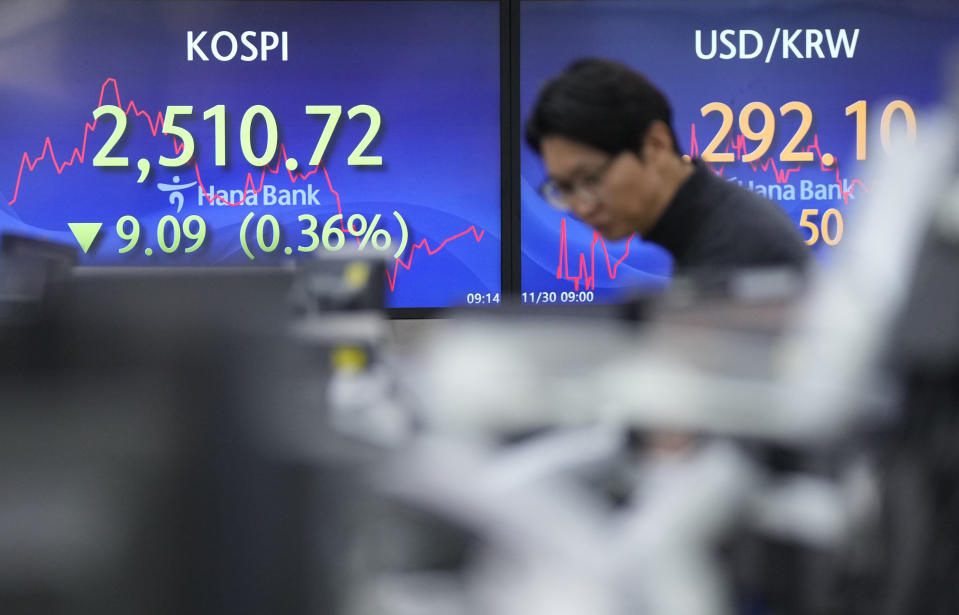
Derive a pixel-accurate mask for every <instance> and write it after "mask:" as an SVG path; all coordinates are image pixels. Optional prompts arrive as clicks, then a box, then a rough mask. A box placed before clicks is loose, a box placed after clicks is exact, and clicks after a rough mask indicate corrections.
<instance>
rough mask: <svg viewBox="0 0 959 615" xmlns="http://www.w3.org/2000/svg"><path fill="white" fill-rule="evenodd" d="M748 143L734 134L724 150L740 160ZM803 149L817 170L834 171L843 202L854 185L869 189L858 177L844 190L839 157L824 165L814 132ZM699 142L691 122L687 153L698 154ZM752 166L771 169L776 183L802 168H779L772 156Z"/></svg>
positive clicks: (758, 169) (722, 168) (694, 125)
mask: <svg viewBox="0 0 959 615" xmlns="http://www.w3.org/2000/svg"><path fill="white" fill-rule="evenodd" d="M747 148H748V144H747V142H746V137H745V136H744V135H741V134H740V135H736V136H735V137H734V138H733V139H732V140H730V141H729V142H727V143H726V148H725V150H724V152H726V153H728V152H733V153H735V154H736V155H737V158H738V159H739V160H742V157H743V154H744V153H746V151H747ZM803 151H805V152H815V154H816V157H815V160H816V161H818V163H819V170H820V171H823V172H825V173H828V172H830V171H833V172H834V173H835V180H836V183H837V184H838V185H839V192H840V194H842V202H843V204H849V196H850V195H851V194H852V192H853V190H854V189H855V187H856V186H860V187H861V188H862V189H863V190H865V191H866V192H867V193H868V192H869V189H868V188H866V185H865V184H864V183H863V182H862V181H861V180H859V179H854V180H852V181H851V182H849V189H848V190H846V188H845V186H844V185H843V182H842V178H841V177H840V176H839V159H838V158H837V157H834V158H835V162H834V163H833V165H832V167H829V166H826V165H825V164H823V161H822V158H823V153H822V149H821V148H820V147H819V135H817V134H814V135H813V140H812V143H811V144H810V145H809V146H808V147H806V148H805V149H804V150H803ZM699 153H700V152H699V142H698V141H697V140H696V124H691V125H690V127H689V155H690V156H692V157H693V158H696V157H697V156H699ZM748 164H749V166H750V167H752V170H753V171H764V172H767V171H770V170H771V171H772V175H773V177H774V178H775V179H776V183H777V184H785V183H786V182H788V181H789V176H790V175H792V174H793V173H795V172H797V171H800V170H802V166H801V165H799V164H797V165H796V166H794V167H792V168H788V169H780V168H779V167H777V166H776V160H775V159H774V158H767V159H765V160H759V161H757V162H750V163H748ZM718 166H719V169H718V170H715V172H716V174H717V175H719V176H722V175H723V173H724V171H725V170H726V167H725V165H724V164H721V165H718Z"/></svg>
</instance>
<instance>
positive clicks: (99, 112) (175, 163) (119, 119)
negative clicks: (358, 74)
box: [93, 105, 383, 167]
mask: <svg viewBox="0 0 959 615" xmlns="http://www.w3.org/2000/svg"><path fill="white" fill-rule="evenodd" d="M342 113H343V108H342V107H341V106H340V105H306V114H307V115H325V116H327V120H326V124H325V125H324V126H323V132H321V133H320V138H319V140H318V141H317V143H316V147H315V148H314V150H313V155H312V156H311V157H310V162H309V165H310V166H317V165H319V164H320V163H321V162H322V161H323V155H324V154H325V153H326V148H327V146H328V145H329V143H330V139H331V138H332V137H333V131H334V130H335V128H336V125H337V122H339V119H340V116H341V115H342ZM192 114H193V106H192V105H170V106H168V107H167V108H166V112H165V113H163V114H162V116H163V134H165V135H171V136H173V137H175V138H176V139H178V140H179V143H177V142H174V150H175V153H176V154H177V155H176V156H174V157H172V158H171V157H168V156H160V158H159V160H158V162H159V163H160V165H161V166H165V167H181V166H183V165H185V164H188V163H189V162H191V161H192V160H193V157H194V154H195V153H196V141H195V140H194V138H193V134H192V133H191V132H190V131H189V130H187V129H186V128H183V127H182V126H178V125H177V124H176V121H177V118H178V117H179V118H183V117H188V116H190V115H192ZM104 115H109V116H111V117H113V119H114V120H115V121H116V125H115V126H114V127H113V132H112V133H111V135H110V137H109V138H108V139H107V140H106V142H105V143H104V144H103V147H101V148H100V151H98V152H97V154H96V156H94V157H93V166H95V167H127V166H129V165H130V159H129V158H127V157H126V156H114V155H112V151H113V149H114V148H115V147H116V146H117V144H118V143H119V142H120V140H121V139H122V138H123V135H124V133H125V132H126V129H127V114H126V112H125V111H124V110H123V109H121V108H120V107H118V106H116V105H101V106H99V107H97V108H96V109H94V110H93V119H94V121H99V119H100V118H101V117H102V116H104ZM346 115H347V117H348V118H349V119H353V118H354V117H355V116H357V115H365V116H367V117H368V118H369V119H370V127H369V128H368V129H367V131H366V134H365V135H364V136H363V138H362V139H361V140H360V142H359V144H357V146H356V148H355V149H354V150H353V152H352V153H351V154H350V155H349V158H348V159H347V164H349V165H350V166H380V165H382V164H383V158H382V157H381V156H370V155H367V154H365V153H364V152H365V151H366V148H367V147H369V145H370V143H371V142H372V141H373V139H374V138H376V135H377V133H378V132H379V130H380V125H381V123H382V121H381V119H380V112H379V111H377V109H376V108H375V107H373V106H370V105H355V106H354V107H351V108H350V109H349V110H348V111H347V112H346ZM257 118H259V119H260V120H261V121H262V122H263V124H264V126H265V128H266V135H267V138H266V145H265V147H264V148H263V152H262V153H261V154H259V155H257V154H256V153H255V152H254V151H253V132H254V126H253V123H254V121H256V120H257ZM203 119H204V120H210V119H212V120H213V137H214V139H213V145H214V164H215V165H216V166H218V167H223V166H226V163H227V162H226V105H215V106H213V107H210V108H209V109H207V110H206V111H204V112H203ZM278 147H279V128H278V127H277V123H276V117H275V116H274V115H273V112H272V111H270V110H269V108H267V107H265V106H263V105H253V106H252V107H250V108H249V109H247V110H246V112H245V113H244V114H243V119H242V120H241V121H240V149H241V150H242V152H243V157H244V158H246V161H247V162H248V163H250V164H251V165H252V166H254V167H263V166H266V165H268V164H270V163H271V162H273V160H274V159H275V158H276V154H277V149H278Z"/></svg>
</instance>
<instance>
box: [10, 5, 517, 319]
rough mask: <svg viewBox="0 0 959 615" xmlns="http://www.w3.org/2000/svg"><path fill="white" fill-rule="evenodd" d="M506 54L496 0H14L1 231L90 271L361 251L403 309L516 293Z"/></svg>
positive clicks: (267, 261) (269, 261) (252, 262)
mask: <svg viewBox="0 0 959 615" xmlns="http://www.w3.org/2000/svg"><path fill="white" fill-rule="evenodd" d="M499 49H500V46H499V6H498V3H496V2H402V1H400V2H56V3H53V2H50V3H48V2H32V1H26V0H25V1H21V2H4V3H3V4H2V5H0V231H6V232H15V233H21V234H27V235H31V236H35V237H41V238H47V239H59V240H61V241H64V242H72V243H75V244H76V245H78V246H79V247H80V248H81V249H82V251H83V253H82V255H81V263H82V264H84V265H136V266H193V265H203V266H210V265H232V266H236V265H246V266H256V265H277V264H280V263H284V262H288V261H290V260H292V259H297V258H299V259H303V258H313V257H316V256H317V255H318V253H323V252H334V251H342V250H349V249H362V250H366V251H376V252H379V253H381V254H382V255H383V256H384V257H386V258H387V259H388V266H387V272H386V273H387V280H388V288H387V291H388V293H387V296H388V298H389V299H388V302H389V305H390V306H391V307H442V306H449V305H457V304H465V303H468V302H470V303H476V302H492V301H494V300H498V299H499V293H500V292H501V290H502V289H501V280H500V275H501V263H500V253H501V246H500V237H499V235H500V224H501V223H500V219H501V218H500V201H501V193H500V190H501V189H500V179H499V178H500V172H501V171H500V164H501V163H500V159H501V137H500V120H499V114H500V58H499ZM477 298H479V299H478V300H477Z"/></svg>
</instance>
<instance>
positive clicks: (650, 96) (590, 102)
mask: <svg viewBox="0 0 959 615" xmlns="http://www.w3.org/2000/svg"><path fill="white" fill-rule="evenodd" d="M672 115H673V113H672V109H671V108H670V106H669V101H668V100H666V97H665V96H664V95H663V93H662V92H660V91H659V90H658V89H657V88H656V87H655V86H654V85H653V84H652V83H650V82H649V81H648V80H647V79H646V77H644V76H643V75H641V74H640V73H638V72H636V71H635V70H633V69H631V68H630V67H628V66H626V65H625V64H621V63H619V62H614V61H612V60H600V59H594V58H586V59H581V60H577V61H575V62H573V63H572V64H570V65H569V66H568V67H567V68H566V70H564V71H563V72H562V73H561V74H559V75H558V76H556V77H554V78H553V79H550V80H549V81H547V82H546V84H545V85H543V88H542V89H541V90H540V92H539V98H538V99H537V101H536V105H535V106H534V107H533V112H532V113H531V114H530V117H529V119H528V120H527V122H526V142H527V143H528V144H529V145H530V147H532V148H533V149H534V150H536V151H537V152H539V151H540V147H541V145H542V141H543V139H544V138H545V137H549V136H561V137H565V138H567V139H570V140H571V141H577V142H580V143H584V144H586V145H591V146H593V147H595V148H597V149H600V150H603V151H605V152H607V153H609V154H614V155H615V154H618V153H620V152H622V151H625V150H630V151H637V152H638V151H639V147H640V144H641V141H642V137H643V136H644V135H645V134H646V130H647V129H648V128H649V125H650V124H651V123H652V122H653V121H654V120H660V121H662V122H663V123H665V124H666V126H667V127H669V133H670V136H671V137H672V141H673V149H675V150H676V153H677V154H678V153H679V144H678V143H677V141H676V134H675V133H674V132H673V125H672Z"/></svg>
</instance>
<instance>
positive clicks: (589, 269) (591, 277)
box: [556, 218, 636, 290]
mask: <svg viewBox="0 0 959 615" xmlns="http://www.w3.org/2000/svg"><path fill="white" fill-rule="evenodd" d="M635 236H636V233H633V234H632V235H630V236H629V239H627V240H626V252H625V253H624V254H623V255H622V256H621V257H620V258H619V260H617V261H616V262H615V263H610V256H609V249H608V248H607V246H606V241H605V240H604V239H603V236H602V235H600V234H599V232H598V231H593V240H592V242H591V243H590V244H589V248H590V249H589V252H590V254H589V265H587V264H586V254H585V253H581V254H580V255H579V259H578V263H577V264H578V265H579V272H578V273H577V274H576V275H575V276H572V277H571V276H570V275H569V250H568V248H567V239H566V218H563V219H562V220H560V229H559V264H558V265H557V267H556V279H557V280H563V279H566V280H569V281H571V282H572V283H573V288H574V289H575V290H579V285H580V283H583V290H594V289H595V288H596V244H597V243H598V244H599V245H600V249H601V250H602V251H603V262H604V263H605V266H606V271H607V273H608V274H609V279H611V280H615V279H616V272H617V270H618V269H619V266H620V265H621V264H622V262H623V261H624V260H626V258H627V257H628V256H629V244H630V242H632V240H633V238H634V237H635Z"/></svg>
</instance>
